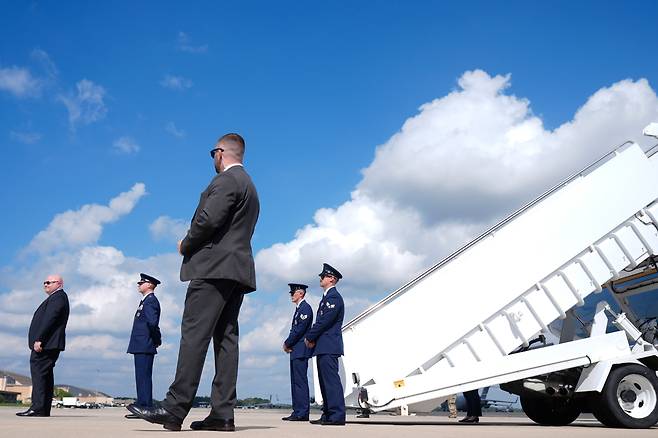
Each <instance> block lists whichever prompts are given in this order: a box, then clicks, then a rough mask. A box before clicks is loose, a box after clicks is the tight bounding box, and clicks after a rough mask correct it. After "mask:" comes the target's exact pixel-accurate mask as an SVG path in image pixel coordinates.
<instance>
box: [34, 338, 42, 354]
mask: <svg viewBox="0 0 658 438" xmlns="http://www.w3.org/2000/svg"><path fill="white" fill-rule="evenodd" d="M33 349H34V351H36V352H37V353H41V352H42V351H43V348H41V341H34V345H33Z"/></svg>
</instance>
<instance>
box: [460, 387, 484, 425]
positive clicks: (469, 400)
mask: <svg viewBox="0 0 658 438" xmlns="http://www.w3.org/2000/svg"><path fill="white" fill-rule="evenodd" d="M464 398H465V399H466V417H464V418H462V419H461V420H459V422H460V423H471V424H474V423H479V422H480V417H481V416H482V401H481V400H480V393H479V392H478V390H477V389H474V390H472V391H466V392H465V393H464Z"/></svg>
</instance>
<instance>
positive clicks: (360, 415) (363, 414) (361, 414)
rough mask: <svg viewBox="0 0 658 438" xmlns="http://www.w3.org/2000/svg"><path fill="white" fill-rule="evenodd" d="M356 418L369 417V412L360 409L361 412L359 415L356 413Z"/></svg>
mask: <svg viewBox="0 0 658 438" xmlns="http://www.w3.org/2000/svg"><path fill="white" fill-rule="evenodd" d="M356 418H370V412H368V411H361V413H360V414H359V415H357V416H356Z"/></svg>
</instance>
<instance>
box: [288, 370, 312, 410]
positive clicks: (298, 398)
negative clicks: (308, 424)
mask: <svg viewBox="0 0 658 438" xmlns="http://www.w3.org/2000/svg"><path fill="white" fill-rule="evenodd" d="M307 371H308V358H302V359H291V360H290V389H291V392H292V415H293V416H295V417H300V418H308V411H309V396H308V377H307Z"/></svg>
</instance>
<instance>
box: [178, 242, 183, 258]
mask: <svg viewBox="0 0 658 438" xmlns="http://www.w3.org/2000/svg"><path fill="white" fill-rule="evenodd" d="M181 243H183V241H182V240H179V241H178V254H180V255H183V253H182V252H181V250H180V245H181Z"/></svg>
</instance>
